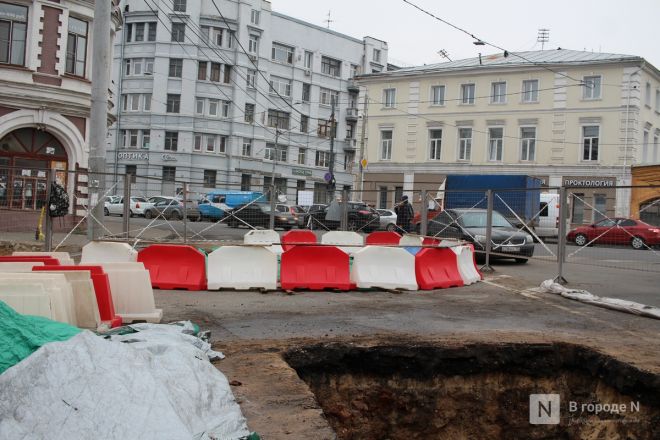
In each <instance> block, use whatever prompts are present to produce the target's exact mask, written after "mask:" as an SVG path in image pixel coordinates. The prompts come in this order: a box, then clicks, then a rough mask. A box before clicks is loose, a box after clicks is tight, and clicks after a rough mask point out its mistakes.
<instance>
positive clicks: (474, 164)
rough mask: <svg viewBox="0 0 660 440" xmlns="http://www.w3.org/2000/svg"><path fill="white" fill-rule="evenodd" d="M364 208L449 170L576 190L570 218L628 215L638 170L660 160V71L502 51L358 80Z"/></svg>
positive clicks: (425, 185) (630, 62) (609, 59)
mask: <svg viewBox="0 0 660 440" xmlns="http://www.w3.org/2000/svg"><path fill="white" fill-rule="evenodd" d="M359 83H360V85H361V86H362V87H363V88H364V90H365V91H366V94H367V95H368V102H369V106H368V124H367V137H368V142H367V148H366V151H365V154H364V156H365V158H366V159H367V160H368V166H367V169H366V170H365V172H364V176H363V179H364V188H365V190H370V191H371V192H369V193H365V194H364V199H365V201H369V202H371V203H375V204H376V205H378V206H381V207H389V206H391V205H392V204H393V203H394V200H393V194H403V193H405V192H410V191H412V190H413V189H415V190H418V189H426V190H429V191H437V190H438V186H439V185H440V184H441V183H442V181H443V180H444V178H445V176H446V175H449V174H525V175H531V176H536V177H539V178H541V179H542V181H544V182H545V184H546V185H548V186H551V187H558V186H562V185H572V186H580V185H583V186H598V187H599V188H585V190H584V191H582V190H574V191H573V192H574V193H575V194H576V195H579V197H576V198H575V200H583V201H584V203H582V205H578V204H575V205H574V206H572V207H571V209H572V213H571V215H572V218H573V219H574V223H576V224H582V223H591V222H592V221H594V220H595V219H597V218H598V217H597V216H598V212H606V213H607V214H608V215H615V214H616V215H624V216H625V215H628V213H629V211H630V209H629V207H630V191H629V190H628V189H616V190H615V189H614V188H612V187H614V186H617V185H630V182H631V166H633V165H639V164H650V163H657V162H658V161H659V160H660V151H659V146H658V138H659V137H660V72H659V71H658V70H657V69H656V68H655V67H654V66H652V65H650V64H649V63H647V62H646V61H645V60H644V59H643V58H641V57H637V56H629V55H616V54H603V53H593V52H580V51H571V50H563V49H559V50H546V51H536V52H523V53H520V57H518V56H516V55H515V54H506V55H505V54H495V55H491V56H483V57H479V58H473V59H466V60H458V61H452V62H447V63H442V64H437V65H428V66H420V67H415V68H409V69H400V70H397V71H393V72H385V73H376V74H369V75H365V76H362V77H360V78H359Z"/></svg>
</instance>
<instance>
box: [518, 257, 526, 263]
mask: <svg viewBox="0 0 660 440" xmlns="http://www.w3.org/2000/svg"><path fill="white" fill-rule="evenodd" d="M526 263H527V258H516V264H526Z"/></svg>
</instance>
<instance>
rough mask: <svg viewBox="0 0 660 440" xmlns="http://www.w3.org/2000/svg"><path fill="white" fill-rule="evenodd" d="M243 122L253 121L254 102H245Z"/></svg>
mask: <svg viewBox="0 0 660 440" xmlns="http://www.w3.org/2000/svg"><path fill="white" fill-rule="evenodd" d="M245 122H248V123H250V124H251V123H253V122H254V104H245Z"/></svg>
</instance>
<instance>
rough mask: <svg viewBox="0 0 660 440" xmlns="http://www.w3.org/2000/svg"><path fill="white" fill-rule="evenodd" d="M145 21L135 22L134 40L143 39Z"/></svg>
mask: <svg viewBox="0 0 660 440" xmlns="http://www.w3.org/2000/svg"><path fill="white" fill-rule="evenodd" d="M145 25H146V23H135V41H144V28H145Z"/></svg>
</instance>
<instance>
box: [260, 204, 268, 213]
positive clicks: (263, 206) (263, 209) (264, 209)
mask: <svg viewBox="0 0 660 440" xmlns="http://www.w3.org/2000/svg"><path fill="white" fill-rule="evenodd" d="M257 206H258V207H259V209H261V211H262V212H270V206H268V205H265V204H259V205H257Z"/></svg>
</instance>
